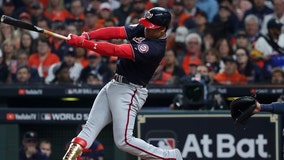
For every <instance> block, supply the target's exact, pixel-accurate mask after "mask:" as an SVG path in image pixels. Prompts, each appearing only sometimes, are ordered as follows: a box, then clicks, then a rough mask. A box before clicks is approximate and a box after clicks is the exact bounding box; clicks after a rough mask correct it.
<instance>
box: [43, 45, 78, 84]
mask: <svg viewBox="0 0 284 160" xmlns="http://www.w3.org/2000/svg"><path fill="white" fill-rule="evenodd" d="M75 54H76V53H75V48H73V47H69V48H68V51H67V53H65V54H64V55H63V60H62V61H61V62H58V63H55V64H53V65H51V66H50V67H49V69H48V74H47V76H46V78H45V83H47V84H48V83H51V82H52V80H53V79H54V78H55V76H56V75H55V73H56V72H57V69H58V68H59V67H60V66H61V65H62V64H63V63H64V65H65V66H66V67H67V68H68V70H69V72H68V75H69V77H70V79H71V81H72V82H73V83H75V82H77V81H78V79H79V76H80V73H81V71H82V69H83V66H82V65H81V64H80V63H78V62H76V60H75V56H76V55H75ZM58 72H59V71H58Z"/></svg>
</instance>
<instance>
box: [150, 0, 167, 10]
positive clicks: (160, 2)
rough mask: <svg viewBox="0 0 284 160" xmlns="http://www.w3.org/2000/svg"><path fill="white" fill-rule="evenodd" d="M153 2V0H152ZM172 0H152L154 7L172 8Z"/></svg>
mask: <svg viewBox="0 0 284 160" xmlns="http://www.w3.org/2000/svg"><path fill="white" fill-rule="evenodd" d="M150 2H151V1H150ZM171 2H172V1H171V0H156V2H155V1H154V2H151V3H152V4H153V7H163V8H166V9H169V10H170V9H171V7H172V6H171V4H170V3H171Z"/></svg>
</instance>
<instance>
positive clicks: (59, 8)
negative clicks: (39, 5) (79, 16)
mask: <svg viewBox="0 0 284 160" xmlns="http://www.w3.org/2000/svg"><path fill="white" fill-rule="evenodd" d="M64 6H65V5H64V0H52V1H48V5H47V7H46V9H45V11H44V16H45V17H46V18H48V19H49V20H51V21H54V20H59V21H65V19H66V18H67V17H68V16H69V12H68V10H67V9H65V7H64Z"/></svg>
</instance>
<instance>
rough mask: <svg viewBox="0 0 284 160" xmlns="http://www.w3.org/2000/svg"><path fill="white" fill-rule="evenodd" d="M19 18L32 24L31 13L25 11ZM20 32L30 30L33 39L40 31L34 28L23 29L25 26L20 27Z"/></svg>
mask: <svg viewBox="0 0 284 160" xmlns="http://www.w3.org/2000/svg"><path fill="white" fill-rule="evenodd" d="M19 20H21V21H23V22H26V23H29V24H32V20H31V15H30V14H29V13H27V12H23V13H21V14H20V15H19ZM19 30H20V32H24V31H26V32H29V33H30V34H31V36H32V37H33V39H37V38H38V36H39V33H38V32H34V31H32V30H27V29H23V28H19Z"/></svg>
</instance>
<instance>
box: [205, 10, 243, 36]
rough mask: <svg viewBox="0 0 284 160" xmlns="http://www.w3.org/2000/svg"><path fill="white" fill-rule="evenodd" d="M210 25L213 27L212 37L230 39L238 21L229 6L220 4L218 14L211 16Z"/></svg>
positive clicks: (237, 26) (237, 27)
mask: <svg viewBox="0 0 284 160" xmlns="http://www.w3.org/2000/svg"><path fill="white" fill-rule="evenodd" d="M209 22H210V21H209ZM210 26H211V27H212V28H214V32H213V33H214V37H216V38H217V39H220V38H227V39H230V38H232V36H233V35H234V34H235V32H236V31H237V30H238V29H239V21H238V19H237V17H236V15H234V13H233V12H232V11H231V10H230V8H228V7H227V6H225V5H220V6H219V10H218V14H216V15H215V16H214V17H213V21H212V23H211V25H210Z"/></svg>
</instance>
